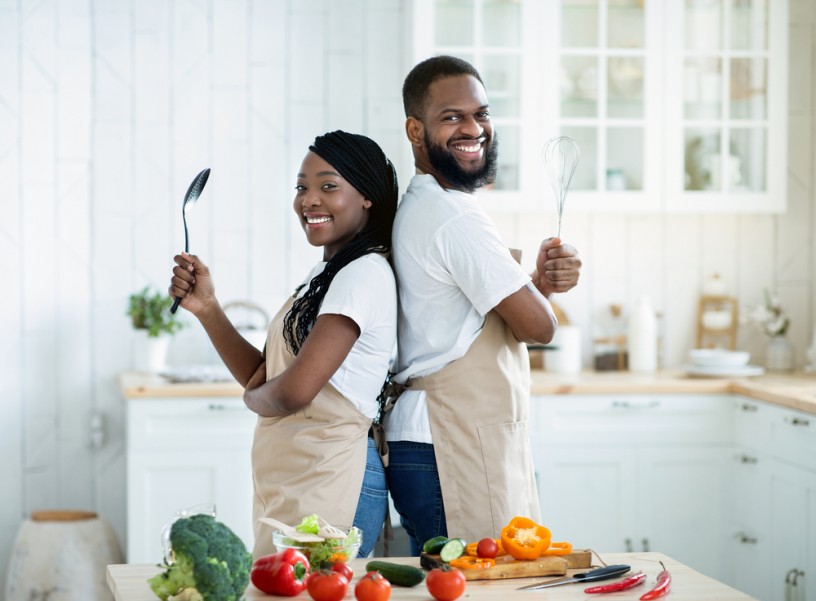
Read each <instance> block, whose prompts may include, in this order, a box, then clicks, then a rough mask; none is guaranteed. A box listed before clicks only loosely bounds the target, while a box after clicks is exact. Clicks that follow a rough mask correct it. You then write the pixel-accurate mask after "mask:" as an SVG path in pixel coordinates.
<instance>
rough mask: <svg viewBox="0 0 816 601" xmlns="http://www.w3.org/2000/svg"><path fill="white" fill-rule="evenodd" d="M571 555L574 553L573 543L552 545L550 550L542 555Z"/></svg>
mask: <svg viewBox="0 0 816 601" xmlns="http://www.w3.org/2000/svg"><path fill="white" fill-rule="evenodd" d="M570 553H572V543H566V542H557V543H550V548H549V549H547V550H546V551H544V553H542V555H569V554H570Z"/></svg>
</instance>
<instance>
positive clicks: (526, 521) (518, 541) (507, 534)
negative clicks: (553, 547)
mask: <svg viewBox="0 0 816 601" xmlns="http://www.w3.org/2000/svg"><path fill="white" fill-rule="evenodd" d="M551 539H552V534H551V533H550V531H549V530H548V529H547V528H545V527H544V526H541V525H539V524H536V523H535V522H534V521H533V520H531V519H530V518H525V517H521V516H516V517H514V518H513V519H512V520H510V523H509V524H507V526H505V527H504V528H502V532H501V541H502V547H503V548H504V550H505V551H506V552H507V553H509V554H510V555H511V556H512V557H513V559H538V558H539V557H540V556H541V555H542V554H543V553H544V551H546V550H547V549H549V548H550V540H551Z"/></svg>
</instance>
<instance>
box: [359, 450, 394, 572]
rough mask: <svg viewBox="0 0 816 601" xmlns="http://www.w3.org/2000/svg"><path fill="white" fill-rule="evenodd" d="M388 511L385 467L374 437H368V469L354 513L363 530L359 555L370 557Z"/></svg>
mask: <svg viewBox="0 0 816 601" xmlns="http://www.w3.org/2000/svg"><path fill="white" fill-rule="evenodd" d="M386 511H388V489H387V488H386V485H385V468H384V467H383V464H382V460H381V459H380V453H379V452H378V451H377V445H376V444H375V443H374V439H373V438H369V439H368V452H367V455H366V470H365V475H364V476H363V489H362V490H361V491H360V500H359V501H358V502H357V512H356V513H355V514H354V525H355V526H357V527H358V528H359V529H360V530H362V531H363V544H362V545H360V552H359V553H358V554H357V557H368V555H369V553H371V550H372V549H373V548H374V544H375V543H376V542H377V538H379V536H380V531H381V530H382V527H383V523H384V522H385V513H386Z"/></svg>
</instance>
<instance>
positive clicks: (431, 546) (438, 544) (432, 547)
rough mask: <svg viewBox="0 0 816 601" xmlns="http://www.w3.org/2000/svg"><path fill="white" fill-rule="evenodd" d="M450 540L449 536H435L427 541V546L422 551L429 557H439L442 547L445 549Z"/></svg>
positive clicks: (423, 546)
mask: <svg viewBox="0 0 816 601" xmlns="http://www.w3.org/2000/svg"><path fill="white" fill-rule="evenodd" d="M449 540H450V539H449V538H448V537H447V536H434V537H433V538H429V539H428V540H426V541H425V544H424V545H422V550H423V551H425V553H427V554H428V555H439V552H440V551H441V550H442V547H444V546H445V543H446V542H448V541H449Z"/></svg>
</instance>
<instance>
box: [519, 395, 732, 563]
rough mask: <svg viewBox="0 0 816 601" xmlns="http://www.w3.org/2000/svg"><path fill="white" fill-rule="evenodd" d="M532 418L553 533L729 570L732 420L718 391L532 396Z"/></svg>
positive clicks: (545, 516) (545, 512)
mask: <svg viewBox="0 0 816 601" xmlns="http://www.w3.org/2000/svg"><path fill="white" fill-rule="evenodd" d="M726 399H727V397H726ZM532 419H533V422H534V428H535V429H536V431H537V432H539V433H540V435H539V436H538V437H537V441H536V443H535V444H536V447H535V456H536V467H537V470H538V475H539V488H540V497H541V509H542V520H543V522H544V523H545V524H548V525H550V526H551V527H552V528H554V532H553V536H554V537H555V538H556V539H561V538H563V539H566V540H569V541H571V542H573V544H575V545H577V546H579V547H589V548H593V549H595V550H596V551H599V552H611V551H641V550H650V549H651V550H658V549H659V550H661V551H664V552H666V553H668V554H670V555H671V556H673V557H680V558H682V559H681V561H683V562H684V563H688V564H689V565H691V566H693V567H694V568H695V569H698V570H700V571H702V572H703V573H706V574H708V575H710V576H712V577H714V578H720V577H722V576H723V574H726V573H727V572H728V569H729V565H728V562H727V558H726V549H727V547H728V540H727V537H728V535H729V534H730V530H729V529H728V528H727V527H725V524H726V523H727V518H728V515H729V511H730V504H729V501H730V490H731V481H730V478H731V475H730V456H731V453H732V449H733V424H732V416H731V406H730V404H729V403H728V402H727V400H725V399H724V398H723V397H722V396H717V395H713V396H708V395H634V394H632V395H564V396H553V397H536V398H534V399H533V418H532Z"/></svg>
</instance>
